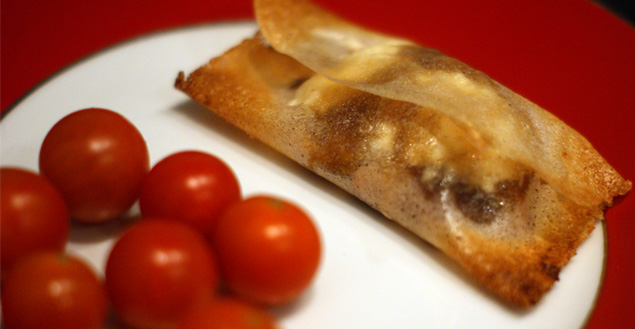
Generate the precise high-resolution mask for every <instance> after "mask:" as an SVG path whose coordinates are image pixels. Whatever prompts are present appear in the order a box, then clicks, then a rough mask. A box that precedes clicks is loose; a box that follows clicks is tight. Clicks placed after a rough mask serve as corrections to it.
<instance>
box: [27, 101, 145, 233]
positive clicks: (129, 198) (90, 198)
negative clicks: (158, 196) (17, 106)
mask: <svg viewBox="0 0 635 329" xmlns="http://www.w3.org/2000/svg"><path fill="white" fill-rule="evenodd" d="M39 167H40V172H41V173H42V174H43V175H44V176H46V177H47V178H49V179H50V180H51V181H52V182H53V184H54V185H55V186H57V188H58V189H59V190H60V192H61V193H62V195H63V196H64V200H66V204H67V206H68V208H69V212H70V215H71V217H72V218H73V219H76V220H78V221H81V222H88V223H96V222H104V221H107V220H111V219H114V218H117V217H119V216H121V215H122V214H123V213H125V212H126V211H127V210H128V209H130V207H131V206H132V205H133V204H134V202H135V201H136V200H137V198H138V196H139V190H140V188H141V182H142V181H143V178H144V177H145V175H146V174H147V173H148V171H149V169H150V158H149V153H148V148H147V146H146V142H145V140H144V139H143V136H141V133H140V132H139V131H138V130H137V128H136V127H135V126H134V125H133V124H132V123H130V122H129V121H128V120H127V119H126V118H124V117H123V116H121V115H120V114H118V113H116V112H113V111H110V110H106V109H97V108H90V109H84V110H80V111H76V112H73V113H71V114H69V115H67V116H66V117H64V118H62V119H61V120H60V121H58V122H57V123H56V124H55V125H54V126H53V127H52V128H51V130H50V131H49V132H48V134H47V135H46V137H45V138H44V141H43V143H42V147H41V149H40V158H39Z"/></svg>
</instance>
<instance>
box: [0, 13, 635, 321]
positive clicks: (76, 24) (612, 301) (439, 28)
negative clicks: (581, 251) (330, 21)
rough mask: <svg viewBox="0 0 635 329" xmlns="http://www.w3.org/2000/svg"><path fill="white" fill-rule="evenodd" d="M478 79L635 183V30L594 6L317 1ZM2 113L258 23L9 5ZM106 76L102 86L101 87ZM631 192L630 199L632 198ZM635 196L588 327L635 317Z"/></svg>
mask: <svg viewBox="0 0 635 329" xmlns="http://www.w3.org/2000/svg"><path fill="white" fill-rule="evenodd" d="M316 2H318V3H320V4H323V5H324V6H326V7H328V8H330V9H331V10H333V11H335V12H337V13H339V14H341V15H342V16H345V17H346V18H348V19H351V20H353V21H357V22H359V23H362V24H364V25H366V26H369V27H372V28H374V29H378V30H382V31H384V32H388V33H392V34H397V35H401V36H404V37H407V38H410V39H413V40H415V41H417V42H419V43H422V44H424V45H427V46H430V47H433V48H438V49H440V50H442V51H443V52H445V53H446V54H449V55H451V56H454V57H457V58H459V59H460V60H462V61H464V62H467V63H468V64H470V65H472V66H474V67H476V68H477V69H480V70H482V71H484V72H486V73H488V74H489V75H490V76H492V77H493V78H494V79H496V80H498V81H500V82H501V83H503V84H505V85H507V86H508V87H510V88H511V89H513V90H515V91H517V92H519V93H520V94H522V95H524V96H525V97H527V98H529V99H530V100H532V101H534V102H536V103H537V104H539V105H541V106H543V107H545V108H547V109H549V110H550V111H551V112H553V113H554V114H556V115H557V116H559V117H560V118H561V119H563V120H564V121H565V122H567V123H569V124H570V125H571V126H573V127H574V128H575V129H577V130H578V131H580V132H581V133H582V134H583V135H585V136H586V137H587V138H588V139H589V140H590V141H591V142H592V143H593V144H594V145H595V146H596V148H597V149H598V150H599V151H600V153H602V154H603V155H604V156H605V157H606V158H607V160H608V161H609V162H610V163H611V164H613V165H614V166H615V167H616V169H618V171H619V172H620V173H622V174H623V175H624V176H625V177H626V178H628V179H630V180H635V168H634V166H633V163H634V161H633V160H634V156H633V150H634V148H633V144H634V142H633V141H634V140H635V133H634V132H633V127H634V124H635V114H634V113H635V83H634V81H635V80H634V79H635V29H634V28H633V27H632V26H631V25H629V24H627V23H626V22H624V21H622V20H620V19H618V18H617V17H616V16H614V15H612V14H610V13H609V12H608V11H606V10H604V9H603V8H602V7H600V6H599V5H597V4H595V3H592V2H590V1H587V0H559V1H550V0H519V1H494V0H483V1H468V0H448V1H435V2H433V1H420V0H398V1H395V0H392V1H389V0H382V1H366V0H349V1H342V0H317V1H316ZM1 10H2V21H1V22H2V30H1V32H2V39H1V40H2V43H1V49H2V54H1V60H2V63H1V74H2V85H1V91H2V95H1V103H2V104H1V105H2V112H3V114H4V115H6V114H7V113H5V112H6V111H7V110H9V109H10V108H11V107H12V106H13V105H15V104H16V102H19V99H20V98H21V97H24V96H25V95H28V93H29V91H30V90H32V88H34V87H36V86H37V85H38V84H40V83H42V82H44V81H45V80H46V79H47V78H48V77H49V76H51V75H53V74H55V73H56V72H59V71H60V70H61V69H63V68H64V67H66V66H67V65H69V64H72V63H73V62H75V61H77V60H79V59H82V58H84V57H85V56H88V55H90V54H92V53H95V52H97V51H99V50H100V49H103V48H104V47H108V46H111V45H114V44H117V43H119V42H121V41H124V40H127V39H130V38H133V37H136V36H140V35H143V34H147V33H151V32H156V31H160V30H164V29H169V28H174V27H179V26H184V25H191V24H202V23H209V22H214V21H221V20H235V19H251V18H252V17H253V13H252V7H251V1H249V0H233V1H221V0H217V1H214V0H205V1H204V0H180V1H174V0H172V1H169V0H153V1H149V0H136V1H129V0H92V1H79V0H57V1H45V0H27V1H25V0H4V1H2V8H1ZM96 78H98V77H96ZM631 194H632V193H631ZM634 199H635V197H633V196H632V195H629V196H628V197H626V198H624V200H623V201H622V202H621V204H620V205H619V206H618V207H615V208H613V209H611V210H610V211H609V212H608V213H607V227H608V236H609V239H608V241H609V243H608V250H609V252H608V260H607V270H606V274H605V283H604V286H603V289H602V291H601V294H600V296H599V299H598V305H597V307H596V310H595V311H594V312H593V314H592V316H591V318H590V320H589V323H588V325H587V328H624V327H628V326H629V325H630V324H631V323H633V322H632V321H633V320H634V319H635V315H634V314H635V285H634V284H633V276H634V275H635V261H634V259H635V256H633V254H632V253H634V252H635V238H633V237H632V235H633V234H634V233H635V221H634V218H633V217H635V216H634V214H635V201H634Z"/></svg>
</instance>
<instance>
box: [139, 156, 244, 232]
mask: <svg viewBox="0 0 635 329" xmlns="http://www.w3.org/2000/svg"><path fill="white" fill-rule="evenodd" d="M240 198H241V192H240V186H239V184H238V180H237V179H236V176H235V175H234V173H233V172H232V171H231V169H230V168H229V167H228V166H227V165H226V164H225V163H224V162H223V161H221V160H220V159H218V158H217V157H215V156H213V155H211V154H208V153H204V152H199V151H183V152H179V153H175V154H172V155H170V156H168V157H166V158H165V159H163V160H161V161H159V162H158V163H157V164H156V165H154V167H153V168H152V170H150V173H149V174H148V176H147V177H146V179H145V180H144V182H143V186H142V188H141V196H140V198H139V206H140V208H141V214H142V215H143V216H144V217H169V218H173V219H177V220H180V221H183V222H185V223H187V224H190V225H192V226H193V227H195V228H197V229H198V230H200V231H201V232H203V233H204V234H205V235H206V236H209V235H210V234H211V231H212V229H213V227H214V226H215V223H216V220H217V218H218V217H219V215H220V213H221V212H222V211H223V209H225V208H226V207H227V206H228V205H229V204H231V203H233V202H236V201H238V200H240Z"/></svg>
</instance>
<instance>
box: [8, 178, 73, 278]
mask: <svg viewBox="0 0 635 329" xmlns="http://www.w3.org/2000/svg"><path fill="white" fill-rule="evenodd" d="M0 186H1V190H0V199H1V200H2V204H0V212H1V215H0V227H1V229H0V246H1V247H0V251H1V254H2V255H1V256H0V257H1V259H2V263H1V265H0V266H1V267H2V272H3V273H4V272H6V270H8V269H9V268H10V267H11V266H12V264H13V263H14V262H15V261H16V260H18V259H19V258H21V257H24V256H26V255H27V254H29V253H32V252H35V251H44V250H49V251H63V250H64V248H65V247H66V242H67V240H68V232H69V226H70V225H69V218H68V210H67V209H66V204H64V199H62V195H61V194H60V193H59V191H58V190H57V189H56V188H55V186H53V184H51V182H49V181H48V180H47V179H46V178H45V177H43V176H40V175H38V174H35V173H32V172H30V171H26V170H23V169H17V168H2V169H1V170H0Z"/></svg>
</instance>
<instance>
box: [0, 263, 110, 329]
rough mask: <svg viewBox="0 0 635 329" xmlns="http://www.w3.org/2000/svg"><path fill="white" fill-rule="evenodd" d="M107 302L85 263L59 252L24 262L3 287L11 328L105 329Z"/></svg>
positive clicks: (7, 322) (4, 308)
mask: <svg viewBox="0 0 635 329" xmlns="http://www.w3.org/2000/svg"><path fill="white" fill-rule="evenodd" d="M106 311H107V299H106V293H105V290H104V287H103V285H102V283H101V282H100V281H99V279H98V277H97V276H96V275H95V273H94V272H93V271H92V269H91V268H90V267H88V266H87V265H86V264H85V263H84V262H83V261H82V260H80V259H78V258H76V257H74V256H71V255H64V254H62V253H57V252H37V253H33V254H31V255H29V256H27V257H25V258H22V259H20V260H19V261H18V262H17V263H16V264H15V265H14V267H13V268H12V269H11V270H10V271H9V272H8V273H7V275H6V277H5V281H4V282H3V285H2V317H3V319H2V321H3V322H4V324H5V325H6V327H7V328H9V329H30V328H34V329H35V328H38V329H39V328H67V329H84V328H86V329H87V328H91V329H93V328H95V329H96V328H102V327H103V325H104V321H105V319H106Z"/></svg>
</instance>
